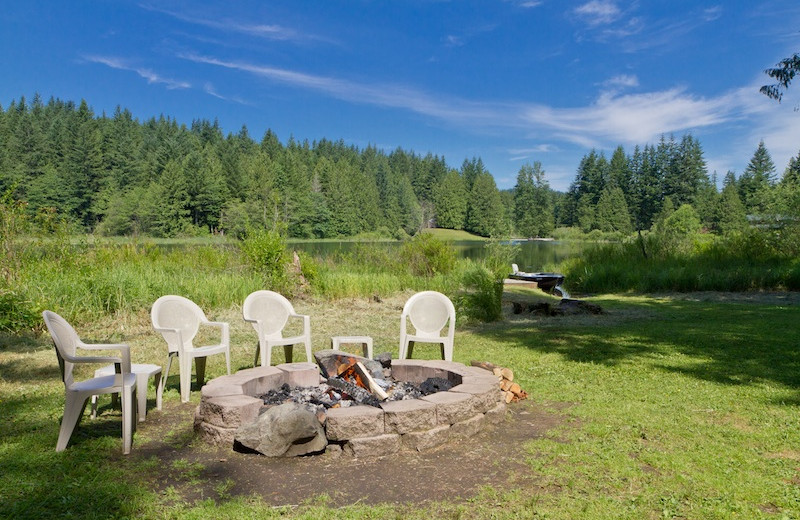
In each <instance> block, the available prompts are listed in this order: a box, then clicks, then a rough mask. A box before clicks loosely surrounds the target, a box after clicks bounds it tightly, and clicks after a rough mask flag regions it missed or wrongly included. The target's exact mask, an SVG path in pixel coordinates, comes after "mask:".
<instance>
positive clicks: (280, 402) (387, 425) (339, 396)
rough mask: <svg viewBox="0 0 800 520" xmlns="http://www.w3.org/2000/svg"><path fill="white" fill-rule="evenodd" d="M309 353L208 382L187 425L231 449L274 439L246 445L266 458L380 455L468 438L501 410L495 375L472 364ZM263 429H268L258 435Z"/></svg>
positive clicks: (498, 417)
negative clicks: (300, 359) (311, 359)
mask: <svg viewBox="0 0 800 520" xmlns="http://www.w3.org/2000/svg"><path fill="white" fill-rule="evenodd" d="M315 358H316V359H317V360H318V362H319V365H316V364H313V363H286V364H282V365H277V366H274V367H271V366H267V367H256V368H250V369H246V370H241V371H239V372H237V373H236V374H232V375H229V376H222V377H218V378H216V379H213V380H211V381H209V382H208V383H207V384H206V385H205V386H204V387H203V388H202V392H201V393H202V399H201V402H200V405H199V406H198V407H197V410H196V413H195V429H196V430H197V432H198V433H199V434H200V435H201V436H202V437H203V438H204V439H206V440H207V441H208V442H211V443H213V444H217V445H223V446H231V447H233V446H234V443H235V441H236V444H239V443H240V442H242V441H243V439H244V438H246V437H247V438H249V437H252V436H253V435H260V436H261V437H263V438H264V439H266V438H267V437H269V438H270V439H273V438H274V437H278V438H279V439H278V442H277V444H278V445H279V446H278V447H277V448H275V447H274V446H272V445H270V447H268V448H267V449H265V450H264V449H260V448H254V449H256V450H257V451H260V452H262V453H264V454H267V455H284V456H287V455H300V454H305V453H318V452H322V451H331V452H338V451H344V452H345V453H348V454H351V455H354V456H382V455H387V454H390V453H394V452H398V451H401V450H425V449H429V448H432V447H434V446H437V445H439V444H442V443H444V442H447V441H448V440H449V439H451V438H459V437H467V436H471V435H474V434H476V433H477V432H479V431H481V430H482V429H483V427H484V426H486V425H488V424H493V423H495V422H497V421H498V420H500V418H501V417H502V416H503V415H504V414H505V406H506V405H505V401H504V400H503V397H502V394H501V392H500V388H499V386H498V378H497V376H495V375H494V374H492V373H491V372H489V371H487V370H484V369H482V368H478V367H471V366H469V367H468V366H465V365H463V364H461V363H456V362H451V361H439V360H413V359H407V360H393V361H389V360H388V359H385V360H384V361H383V363H380V362H378V361H373V360H368V359H366V358H361V357H358V356H353V355H349V354H346V353H343V352H341V351H338V350H323V351H319V352H317V353H315ZM378 358H380V356H378ZM342 376H343V377H342ZM420 386H422V387H423V388H420ZM434 390H437V391H434ZM353 394H355V395H353ZM301 414H305V415H306V417H305V418H303V419H302V420H301V419H300V418H299V415H301ZM308 414H311V416H313V417H315V418H316V422H317V425H318V428H317V425H315V424H314V421H311V420H310V419H308ZM281 421H283V422H281ZM276 425H277V426H276ZM270 426H271V427H272V430H274V431H269V432H267V431H266V430H265V428H267V429H269V427H270ZM290 426H291V427H294V426H296V427H297V432H298V433H297V434H296V436H297V439H291V440H287V439H282V438H280V437H281V435H283V433H282V432H284V431H288V430H287V429H288V428H289V427H290ZM276 431H278V432H279V433H276ZM245 442H246V441H245ZM264 442H267V441H266V440H265V441H264ZM264 442H261V441H258V442H257V443H259V445H264ZM269 442H272V440H270V441H269ZM284 446H285V447H286V449H285V451H284V452H283V453H278V452H279V451H281V450H283V449H284ZM248 447H252V446H248Z"/></svg>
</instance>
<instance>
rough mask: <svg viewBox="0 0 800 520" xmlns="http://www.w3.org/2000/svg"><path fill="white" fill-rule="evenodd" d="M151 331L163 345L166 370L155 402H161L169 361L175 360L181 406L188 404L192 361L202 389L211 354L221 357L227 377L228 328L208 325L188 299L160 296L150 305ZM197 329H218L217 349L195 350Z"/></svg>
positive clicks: (209, 346)
mask: <svg viewBox="0 0 800 520" xmlns="http://www.w3.org/2000/svg"><path fill="white" fill-rule="evenodd" d="M150 318H151V319H152V321H153V328H154V329H155V330H156V331H157V332H160V333H161V335H162V336H163V337H164V340H165V341H166V342H167V348H168V349H169V354H168V356H167V369H166V370H165V371H164V376H163V377H162V378H161V382H160V383H161V384H160V385H159V387H158V391H157V394H156V400H157V401H159V402H160V401H161V396H162V394H163V392H164V385H165V384H166V381H167V378H168V377H169V369H170V366H171V365H172V358H173V357H175V356H178V369H179V372H180V378H181V402H184V403H186V402H188V401H189V393H190V391H191V384H192V360H195V367H196V370H197V383H198V385H200V386H202V384H203V381H204V378H205V371H206V357H207V356H211V355H213V354H225V365H226V366H227V369H228V374H229V375H230V373H231V351H230V328H229V325H228V324H227V323H225V322H220V321H208V318H206V315H205V314H204V313H203V311H202V310H201V309H200V307H198V306H197V304H196V303H194V302H193V301H192V300H189V299H188V298H184V297H183V296H175V295H167V296H162V297H161V298H159V299H158V300H156V302H155V303H154V304H153V309H152V310H151V311H150ZM200 325H208V326H212V327H219V329H220V334H221V340H220V343H219V344H217V345H207V346H203V347H195V346H194V344H193V343H192V341H193V340H194V337H195V336H196V335H197V332H198V330H200Z"/></svg>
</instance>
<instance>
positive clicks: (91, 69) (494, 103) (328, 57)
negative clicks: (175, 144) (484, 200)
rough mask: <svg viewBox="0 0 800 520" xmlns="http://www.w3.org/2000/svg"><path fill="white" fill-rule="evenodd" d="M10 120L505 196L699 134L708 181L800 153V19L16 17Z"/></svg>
mask: <svg viewBox="0 0 800 520" xmlns="http://www.w3.org/2000/svg"><path fill="white" fill-rule="evenodd" d="M0 47H1V48H2V52H0V64H1V65H0V70H2V71H3V72H2V80H0V104H2V106H3V107H4V108H5V107H7V106H8V104H9V103H10V101H11V100H18V99H19V98H20V97H21V96H23V95H24V96H26V97H28V98H30V97H31V96H32V95H33V94H34V93H35V92H39V93H40V94H41V95H42V97H43V98H44V100H45V101H46V100H47V99H49V98H50V97H51V96H54V97H58V98H61V99H64V100H73V101H80V100H81V99H86V101H87V102H88V103H89V104H90V105H91V106H92V108H94V110H95V112H96V113H98V114H99V113H101V112H102V111H106V112H107V113H109V114H110V113H112V112H113V110H114V108H115V107H116V106H117V105H120V106H122V107H124V108H128V109H130V110H131V111H132V112H133V114H134V116H135V117H137V118H139V119H140V120H145V119H148V118H150V117H151V116H158V115H160V114H164V115H167V116H171V117H174V118H176V119H177V120H178V121H179V122H181V123H185V124H187V125H189V124H190V123H191V122H192V120H194V119H209V120H213V119H215V118H216V119H218V121H219V123H220V125H221V126H222V128H223V131H224V132H225V133H228V132H237V131H238V130H239V129H240V128H241V126H242V125H243V124H244V125H247V128H248V130H249V132H250V135H251V136H252V137H253V138H254V139H256V140H260V139H261V137H262V136H263V134H264V132H265V131H266V130H267V129H268V128H271V129H272V130H273V131H275V132H276V133H277V135H278V137H279V138H280V139H281V140H282V141H283V142H284V143H285V142H286V140H287V139H288V138H289V137H290V136H294V137H295V138H296V139H298V140H303V139H308V140H309V141H313V140H315V139H320V138H323V137H325V138H328V139H333V140H337V139H343V140H344V141H345V142H346V143H348V144H354V145H356V146H359V147H361V148H363V147H365V146H367V145H369V144H373V145H375V146H378V147H380V148H383V149H385V150H387V151H391V150H393V149H394V148H396V147H398V146H400V147H403V148H404V149H406V150H413V151H414V152H416V153H418V154H423V155H424V154H426V153H428V152H431V153H434V154H437V155H440V156H444V157H445V159H446V160H447V162H448V164H449V165H450V166H452V167H456V168H457V167H460V165H461V163H462V162H463V160H464V159H465V158H472V157H481V158H482V159H483V161H484V163H485V164H486V166H487V168H488V169H489V171H490V172H491V173H492V174H493V175H494V176H495V179H496V180H497V184H498V186H499V187H500V188H510V187H512V186H513V185H514V183H515V180H516V175H517V172H518V171H519V169H520V167H521V166H522V165H523V164H525V163H526V162H527V163H532V162H533V161H540V162H541V163H542V166H543V167H544V170H545V172H546V178H547V179H548V181H549V182H550V184H551V186H552V187H553V188H555V189H559V190H565V189H567V188H568V186H569V183H570V182H571V181H572V180H573V178H574V176H575V171H576V168H577V166H578V163H579V161H580V159H581V157H583V155H584V154H586V153H587V152H588V151H589V150H590V149H592V148H596V149H597V150H599V151H604V152H605V153H606V156H607V157H610V155H611V153H612V152H613V149H614V148H615V147H616V146H617V145H620V144H621V145H623V146H624V147H625V149H626V151H628V152H629V153H630V152H631V151H632V150H633V146H634V145H636V144H639V145H644V144H647V143H657V141H658V139H659V137H660V135H662V134H666V135H669V134H670V133H672V134H674V135H675V136H676V137H678V138H679V137H680V136H681V135H683V134H684V133H687V132H691V133H692V134H693V135H694V136H695V137H697V138H698V139H699V140H700V142H701V144H702V146H703V149H704V152H705V158H706V161H707V163H708V166H709V173H711V172H712V171H714V170H716V171H717V172H718V174H719V177H720V179H721V178H722V177H723V176H724V174H725V172H726V171H727V170H729V169H730V170H734V171H735V172H737V174H739V173H741V172H742V170H743V169H744V168H745V167H746V165H747V163H748V161H749V159H750V157H751V156H752V154H753V152H754V151H755V149H756V147H757V145H758V142H759V141H760V140H764V142H765V144H766V146H767V149H768V150H769V151H770V153H771V154H772V158H773V160H774V161H775V163H776V166H777V168H778V173H779V175H780V174H782V173H783V170H784V168H785V167H786V164H787V163H788V161H789V158H790V157H791V156H793V155H796V154H797V153H798V151H800V112H798V111H796V110H793V108H794V107H797V106H798V105H799V104H800V84H798V85H793V86H792V87H790V89H789V91H788V92H787V95H786V96H785V97H784V101H783V103H781V104H778V103H777V102H775V101H771V100H769V99H767V98H766V97H765V96H763V95H762V94H760V93H759V92H758V87H759V86H760V85H762V84H765V83H767V82H769V81H768V80H769V78H768V77H767V76H765V75H764V74H763V72H762V71H763V69H765V68H767V67H770V66H773V65H774V64H775V63H777V62H778V61H779V60H780V59H782V58H784V57H787V56H789V55H791V54H792V53H793V52H800V3H798V2H797V0H774V1H772V0H770V1H763V2H759V1H743V0H742V1H739V0H737V1H725V2H721V1H716V2H714V1H711V2H707V3H706V2H697V1H683V0H653V1H648V0H633V1H629V0H590V1H574V2H573V1H557V0H475V1H468V0H464V1H459V0H452V1H438V0H402V1H401V0H395V1H389V0H386V1H377V0H374V1H367V0H320V1H317V2H310V1H303V0H287V1H256V0H242V1H224V2H223V1H191V2H190V1H185V2H173V1H168V0H141V1H126V0H115V1H112V0H96V1H89V0H76V1H70V2H62V1H36V0H27V1H23V2H6V3H5V5H4V6H3V9H2V10H0Z"/></svg>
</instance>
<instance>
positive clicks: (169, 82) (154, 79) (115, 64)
mask: <svg viewBox="0 0 800 520" xmlns="http://www.w3.org/2000/svg"><path fill="white" fill-rule="evenodd" d="M83 58H84V59H85V60H86V61H89V62H92V63H99V64H101V65H105V66H107V67H111V68H112V69H118V70H127V71H131V72H135V73H136V74H138V75H139V76H140V77H142V78H144V79H146V80H147V82H148V83H161V84H164V85H166V87H167V88H168V89H170V90H172V89H183V88H191V87H192V84H191V83H189V82H186V81H180V80H175V79H171V78H165V77H163V76H160V75H159V74H157V73H155V72H153V71H152V70H150V69H147V68H143V67H135V66H133V65H130V64H128V63H127V62H126V61H125V60H123V59H121V58H113V57H108V56H84V57H83Z"/></svg>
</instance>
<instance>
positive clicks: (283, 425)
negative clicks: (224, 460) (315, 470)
mask: <svg viewBox="0 0 800 520" xmlns="http://www.w3.org/2000/svg"><path fill="white" fill-rule="evenodd" d="M234 439H235V440H236V442H238V443H239V444H241V445H242V446H245V447H247V448H250V449H251V450H255V451H257V452H259V453H261V454H263V455H266V456H267V457H293V456H295V455H305V454H306V453H314V452H319V451H323V450H324V449H325V447H326V446H327V445H328V439H326V438H325V430H324V428H323V427H322V424H320V422H319V419H317V415H316V414H315V413H314V412H313V411H311V410H309V409H308V408H306V407H305V406H303V405H300V404H297V403H285V404H282V405H279V406H274V407H272V408H270V409H268V410H267V411H265V412H264V413H263V414H261V416H260V417H259V418H258V419H257V420H256V422H254V423H251V424H247V425H243V426H241V427H239V429H238V430H236V435H235V437H234Z"/></svg>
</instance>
